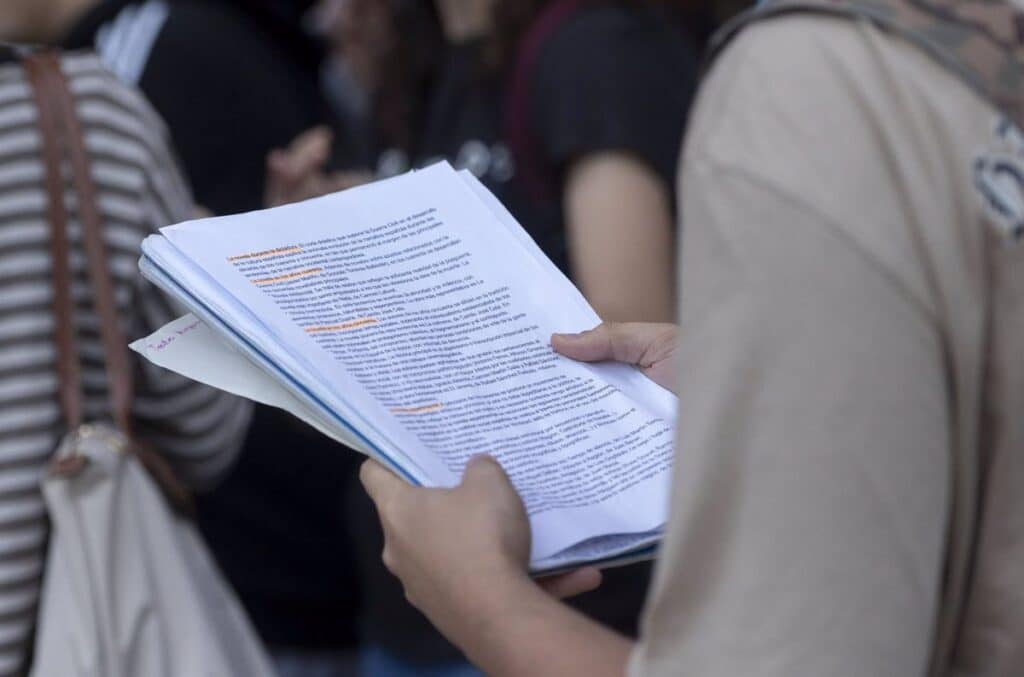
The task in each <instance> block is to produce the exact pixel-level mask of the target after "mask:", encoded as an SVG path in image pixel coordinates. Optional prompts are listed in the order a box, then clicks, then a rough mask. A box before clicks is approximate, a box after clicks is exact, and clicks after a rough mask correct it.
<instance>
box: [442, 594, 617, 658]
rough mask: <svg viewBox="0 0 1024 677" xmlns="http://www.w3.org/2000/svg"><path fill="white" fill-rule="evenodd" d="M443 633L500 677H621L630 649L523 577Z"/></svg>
mask: <svg viewBox="0 0 1024 677" xmlns="http://www.w3.org/2000/svg"><path fill="white" fill-rule="evenodd" d="M445 630H449V629H447V628H446V629H445ZM447 634H449V639H451V640H452V641H454V642H455V643H456V644H457V645H458V646H459V647H460V648H461V649H462V650H463V651H464V652H465V653H466V655H467V656H468V657H469V659H470V660H471V661H472V662H473V663H474V664H475V665H477V666H478V667H479V668H480V669H482V670H483V671H484V672H485V673H487V674H488V675H496V676H499V677H518V676H520V675H523V676H529V677H546V676H547V675H551V676H552V677H574V676H575V675H579V676H580V677H604V676H608V677H612V676H614V677H620V676H621V675H623V674H625V670H626V662H627V660H628V659H629V653H630V650H631V649H632V643H631V642H630V641H629V640H628V639H627V638H625V637H623V636H622V635H619V634H617V633H615V632H613V631H612V630H609V629H608V628H606V627H604V626H602V625H600V624H598V623H596V622H594V621H592V620H590V619H589V618H587V617H585V616H583V615H582V614H580V613H578V612H577V611H575V610H574V609H572V608H571V607H569V606H567V605H565V604H563V603H562V602H560V601H558V600H556V599H554V598H553V597H551V596H550V595H548V594H547V593H546V592H544V591H543V590H542V589H541V588H539V587H538V586H537V585H536V584H534V583H533V582H532V581H530V580H529V579H527V578H526V577H522V578H518V577H517V578H514V579H511V580H507V581H506V582H504V583H502V584H500V585H499V586H497V589H494V590H491V591H489V592H488V594H487V595H486V599H485V600H483V601H482V603H481V604H480V605H479V606H478V607H477V608H476V613H472V614H469V615H467V616H466V617H464V618H463V619H461V622H460V623H459V627H457V628H451V629H450V632H449V633H447Z"/></svg>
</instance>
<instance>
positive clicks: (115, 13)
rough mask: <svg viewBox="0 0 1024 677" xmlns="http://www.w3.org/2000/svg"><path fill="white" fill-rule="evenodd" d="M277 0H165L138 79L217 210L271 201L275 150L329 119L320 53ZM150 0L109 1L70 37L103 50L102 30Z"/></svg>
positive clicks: (192, 177) (197, 189)
mask: <svg viewBox="0 0 1024 677" xmlns="http://www.w3.org/2000/svg"><path fill="white" fill-rule="evenodd" d="M266 1H267V0H263V1H262V2H250V3H244V2H229V1H227V0H162V3H163V4H164V5H165V6H166V8H167V14H166V19H165V20H164V22H163V24H162V26H161V27H160V30H159V33H158V35H157V36H156V39H155V41H154V42H153V44H152V47H151V49H150V50H149V53H148V58H147V59H146V61H145V65H144V68H143V69H142V72H141V77H140V79H139V80H138V83H137V84H138V86H139V88H140V89H141V90H142V91H143V93H144V94H145V95H146V97H147V98H148V99H149V100H150V102H151V103H152V104H153V106H154V108H156V110H157V111H159V113H160V115H161V116H162V117H163V118H164V120H166V122H167V124H168V127H169V128H170V132H171V137H172V139H173V141H174V145H175V147H176V148H177V151H178V153H179V155H180V158H181V161H182V164H183V165H184V169H185V174H186V175H187V176H188V179H189V181H190V182H191V184H192V189H193V192H194V193H195V198H196V201H197V202H198V203H199V204H201V205H203V206H204V207H206V208H207V209H209V210H211V211H212V212H214V213H215V214H233V213H237V212H243V211H249V210H253V209H259V208H261V207H262V206H263V186H264V177H265V168H266V156H267V153H269V152H270V151H271V150H272V149H274V148H278V147H283V146H286V145H287V144H288V143H290V142H291V141H292V140H293V139H294V138H295V137H296V136H298V135H299V134H300V133H302V132H303V131H305V130H306V129H309V128H310V127H313V126H315V125H317V124H320V123H322V122H324V121H325V120H326V119H327V109H326V104H325V103H324V101H323V98H322V96H321V94H320V89H319V63H320V56H319V52H318V50H317V49H316V48H315V47H314V46H313V42H312V40H310V39H308V38H304V36H302V35H301V34H300V35H299V36H296V32H298V30H299V29H298V27H297V26H293V25H290V24H289V23H288V22H287V21H285V20H283V19H281V20H277V21H275V20H274V17H275V14H273V13H272V11H271V9H269V6H265V3H266ZM147 4H150V3H147V2H143V0H135V1H133V2H129V1H126V0H105V1H104V2H100V3H98V4H97V5H96V6H95V7H94V8H92V9H90V10H89V11H87V12H86V13H85V14H84V15H83V16H82V17H81V18H80V19H79V21H78V22H77V23H76V24H75V26H74V27H73V28H72V29H71V31H70V32H69V33H68V35H67V37H66V38H65V40H64V41H63V43H64V46H65V47H71V48H85V47H93V46H94V45H95V43H96V41H97V37H98V33H99V32H100V31H101V30H102V29H104V27H106V28H108V29H109V28H110V27H111V26H112V25H113V24H114V22H115V20H116V19H118V18H119V17H121V16H124V15H123V14H122V12H123V11H124V10H125V8H126V7H130V6H131V7H135V8H138V7H143V6H145V5H147Z"/></svg>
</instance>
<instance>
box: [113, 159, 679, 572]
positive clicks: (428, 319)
mask: <svg viewBox="0 0 1024 677" xmlns="http://www.w3.org/2000/svg"><path fill="white" fill-rule="evenodd" d="M143 251H144V254H145V255H144V258H143V261H142V264H141V265H142V269H143V272H144V273H145V274H146V275H147V276H148V277H150V278H151V279H152V280H154V282H156V283H157V284H158V285H160V286H161V287H163V288H164V289H166V290H167V291H168V292H170V293H171V294H173V295H175V296H177V297H178V298H179V299H180V300H181V301H183V302H184V303H185V305H186V306H188V307H189V308H190V309H191V310H192V311H193V313H194V315H193V316H186V317H184V318H182V319H180V320H178V321H176V322H175V323H172V324H171V325H168V326H167V327H165V328H164V329H163V330H161V331H160V332H157V333H156V334H154V335H153V336H151V337H148V338H146V339H142V340H140V341H138V342H136V343H135V344H134V345H133V348H134V349H135V350H136V351H138V352H140V353H141V354H143V355H144V356H146V357H147V358H148V359H150V360H151V361H152V362H154V363H155V364H158V365H161V366H163V367H166V368H169V369H172V370H174V371H177V372H179V373H181V374H183V375H185V376H188V377H189V378H194V379H197V380H201V381H203V382H205V383H208V384H210V385H213V386H216V387H219V388H223V389H225V390H229V391H231V392H234V393H236V394H239V395H243V396H246V397H250V398H252V399H254V400H257V401H260V402H264V403H266V404H271V405H273V406H279V407H281V408H284V409H287V410H289V411H291V412H292V413H294V414H295V415H296V416H298V417H300V418H302V419H303V420H305V421H307V422H309V423H310V424H311V425H313V426H314V427H316V428H317V429H318V430H320V431H321V432H323V433H325V434H327V435H329V436H331V437H333V438H334V439H336V440H338V441H339V442H342V443H344V444H346V445H347V446H350V447H352V448H355V449H357V450H360V451H362V452H364V453H366V454H368V455H370V456H372V457H375V458H377V459H379V460H381V461H382V462H384V463H386V464H387V465H389V466H390V467H391V468H392V469H394V470H395V471H396V472H398V473H400V474H402V475H403V476H405V477H406V478H407V479H409V480H410V481H413V482H416V483H419V484H423V485H426V486H452V485H454V484H456V483H457V482H458V479H459V477H460V476H461V473H462V468H463V466H464V465H465V463H466V461H467V460H468V459H469V458H470V457H471V456H472V455H474V454H478V453H489V454H491V455H493V456H494V457H495V458H497V459H498V460H499V462H501V464H502V465H503V467H504V468H505V470H506V471H507V472H508V473H509V476H510V477H511V479H512V481H513V484H515V486H516V488H517V490H518V491H519V493H520V495H521V496H522V497H523V501H524V503H525V505H526V507H527V511H528V513H529V515H530V520H531V525H532V527H533V551H532V563H533V566H534V568H535V569H536V570H538V571H539V570H546V569H551V568H555V567H559V566H563V565H566V564H570V563H575V562H580V561H602V560H607V559H609V558H619V557H633V556H636V554H637V552H638V551H639V550H641V549H646V548H648V547H649V546H650V545H651V544H652V543H654V542H656V541H657V540H658V535H659V534H660V529H661V527H662V526H663V524H664V522H665V518H666V514H665V511H666V506H667V502H668V501H667V491H668V473H669V470H670V466H671V459H672V429H673V417H674V407H675V400H674V397H673V396H672V395H670V394H669V393H667V392H666V391H664V390H662V389H661V388H659V387H658V386H656V385H654V384H653V383H651V382H649V381H648V380H647V379H646V378H644V377H643V376H642V375H641V374H639V372H637V371H636V370H634V369H632V368H629V367H625V366H622V365H596V366H595V365H585V364H579V363H575V362H572V361H570V360H567V359H564V358H562V357H560V356H557V355H556V354H554V353H553V352H552V350H551V348H550V346H549V338H550V335H551V334H552V333H553V332H559V331H561V332H565V331H580V330H583V329H588V328H590V327H592V326H594V325H595V324H597V323H598V321H599V320H598V318H597V316H596V314H595V313H594V312H593V310H592V309H591V308H590V307H589V305H588V304H587V303H586V301H585V300H584V299H583V297H582V296H581V295H580V294H579V292H578V291H577V290H576V289H575V287H573V286H572V284H571V283H570V282H569V281H568V280H567V279H566V278H565V277H564V276H563V275H562V274H561V273H560V272H559V271H558V270H557V269H556V268H555V267H554V266H553V265H552V264H551V263H550V261H548V260H547V258H546V257H544V255H543V254H542V253H541V252H540V250H539V249H538V248H537V247H536V245H535V244H534V243H533V242H532V241H531V240H530V239H529V237H528V236H527V235H526V233H525V232H524V231H523V230H522V228H521V227H520V226H519V225H518V224H517V223H515V221H514V219H512V217H511V216H510V215H509V214H508V212H507V211H506V210H505V209H504V208H503V207H502V206H501V205H500V203H498V201H497V200H496V199H495V198H494V197H493V196H492V195H491V194H490V193H489V192H487V191H486V189H485V188H483V186H481V185H480V184H479V183H478V182H476V181H475V180H474V179H473V178H472V177H471V176H469V175H467V174H458V173H456V172H454V170H452V169H451V168H450V167H449V166H448V165H446V164H440V165H435V166H433V167H430V168H428V169H425V170H421V171H418V172H415V173H411V174H408V175H404V176H401V177H398V178H395V179H391V180H388V181H384V182H380V183H377V184H371V185H370V186H366V187H364V188H360V189H355V190H350V191H345V192H343V193H339V194H335V195H332V196H328V197H326V198H321V199H318V200H311V201H308V202H305V203H300V204H297V205H290V206H287V207H281V208H277V209H273V210H267V211H264V212H254V213H251V214H246V215H241V216H236V217H224V218H220V219H206V220H201V221H193V222H188V223H184V224H180V225H177V226H171V227H169V228H165V229H163V231H161V235H159V236H153V237H151V238H149V239H148V240H147V241H146V243H145V245H144V248H143ZM282 462H287V461H286V459H282ZM644 552H646V550H644Z"/></svg>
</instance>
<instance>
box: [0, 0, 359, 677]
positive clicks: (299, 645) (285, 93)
mask: <svg viewBox="0 0 1024 677" xmlns="http://www.w3.org/2000/svg"><path fill="white" fill-rule="evenodd" d="M311 5H312V0H4V8H3V10H2V13H3V14H4V15H5V16H8V15H9V16H18V17H20V21H21V23H22V25H23V26H24V28H25V31H24V37H26V38H27V39H30V40H32V41H35V42H44V43H50V44H61V45H64V46H66V47H69V48H79V47H82V48H85V47H88V48H94V49H95V50H96V51H97V52H98V53H99V54H100V56H101V58H102V59H103V61H104V62H105V63H106V65H107V66H108V68H110V70H112V71H113V72H114V73H115V74H116V75H117V76H118V77H119V78H120V79H121V80H122V81H123V82H125V83H128V84H131V85H136V86H138V87H139V88H140V89H141V90H142V92H143V93H144V94H145V95H146V96H147V98H148V99H149V100H150V102H151V103H152V105H153V106H154V108H156V110H157V111H158V113H160V115H161V116H162V117H163V118H164V120H166V122H167V125H168V128H169V130H170V135H171V139H172V141H173V144H174V147H175V150H176V152H177V154H178V156H179V157H180V158H181V160H182V161H183V165H184V168H185V170H186V175H187V178H188V181H189V182H190V183H191V186H192V188H193V190H194V191H195V195H196V198H197V201H198V202H199V204H200V205H202V206H203V207H205V208H207V209H208V210H210V211H212V212H213V213H215V214H228V213H235V212H241V211H248V210H253V209H259V208H261V207H262V206H263V205H264V200H265V198H266V197H267V195H268V193H270V192H271V190H272V188H273V187H272V186H267V185H266V184H265V181H264V177H265V168H266V161H267V155H268V153H269V152H270V150H271V149H273V148H276V147H279V146H283V145H286V144H288V143H289V142H290V141H292V139H294V138H295V137H296V136H297V135H299V134H300V133H301V132H302V131H304V130H306V129H309V128H311V127H314V126H317V125H321V124H323V123H324V122H325V121H330V119H331V116H330V111H329V109H328V107H327V104H326V103H325V101H324V98H323V96H322V95H321V92H320V84H319V79H320V67H321V60H322V50H321V49H320V46H319V45H318V44H317V43H316V41H315V40H313V39H312V38H311V37H310V36H309V35H308V34H307V33H306V31H305V30H304V27H303V22H304V20H305V19H304V17H305V14H306V12H307V10H308V9H309V7H310V6H311ZM317 133H318V134H328V135H330V132H329V131H327V130H320V131H318V132H317ZM345 140H346V137H344V136H343V135H335V138H334V139H333V141H334V144H333V145H334V150H333V153H334V155H333V156H332V161H337V162H338V163H339V164H340V165H343V164H344V159H345V156H346V154H347V153H348V149H347V147H346V145H345ZM183 218H186V216H178V217H176V218H175V219H172V220H181V219H183ZM244 449H245V452H244V453H243V454H242V456H241V458H240V459H239V462H238V464H237V465H236V466H235V468H234V469H233V471H232V473H231V474H230V476H229V477H228V478H226V480H225V481H224V482H223V483H222V484H221V485H220V486H218V487H217V489H216V490H215V491H213V492H212V493H210V494H208V495H205V496H203V497H201V498H200V500H199V501H198V507H199V513H198V515H199V524H200V528H201V529H202V531H203V534H204V536H205V537H206V539H207V541H208V542H209V544H210V547H211V549H212V550H213V552H214V554H215V556H216V557H217V560H218V562H219V564H220V565H221V567H222V569H223V570H224V573H225V574H226V576H227V577H228V579H229V580H230V582H231V583H232V585H233V586H234V587H235V588H236V590H237V591H238V593H239V596H240V598H241V599H242V602H243V603H244V604H245V607H246V609H247V610H248V612H249V614H250V615H251V617H252V619H253V621H254V623H255V625H256V627H257V629H258V630H259V632H260V634H261V636H262V637H263V639H264V640H265V641H266V642H267V644H268V645H269V647H270V649H271V653H272V655H273V657H274V659H275V660H276V661H277V663H278V665H279V667H281V668H282V671H283V672H285V671H291V672H289V674H309V673H308V672H306V670H312V669H314V668H313V667H310V666H328V667H329V669H331V670H342V669H343V668H342V667H341V666H343V665H344V664H345V662H346V660H347V655H348V654H350V653H351V652H352V650H353V648H352V647H353V645H354V642H355V631H354V625H353V623H354V622H353V621H352V620H351V619H353V618H354V617H355V608H356V604H357V601H358V591H357V586H356V585H355V583H354V582H353V575H354V574H353V569H354V565H353V563H352V558H351V552H350V547H349V546H348V544H347V540H346V538H345V521H344V516H343V514H342V511H343V501H342V500H341V499H340V498H339V496H340V495H341V493H342V487H344V486H345V485H346V484H347V483H348V482H349V478H351V477H352V476H353V475H354V472H355V467H356V458H355V457H354V456H352V455H351V454H349V453H346V452H345V451H343V450H340V449H339V448H338V446H337V445H336V444H335V443H334V442H332V441H330V440H328V439H327V438H325V437H323V436H322V435H320V434H319V433H316V432H314V431H312V430H311V429H309V428H308V427H306V426H305V425H303V424H301V423H299V422H297V421H295V419H294V418H293V417H291V415H289V414H286V413H284V412H281V411H279V410H275V409H272V408H269V407H262V406H258V407H256V410H255V414H254V417H253V423H252V427H251V429H250V431H249V434H248V436H247V438H246V441H245V445H244Z"/></svg>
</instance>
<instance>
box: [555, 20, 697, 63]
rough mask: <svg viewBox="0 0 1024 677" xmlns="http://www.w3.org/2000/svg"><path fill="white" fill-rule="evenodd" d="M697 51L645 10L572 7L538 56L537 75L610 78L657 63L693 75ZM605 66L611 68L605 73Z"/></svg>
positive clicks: (664, 21)
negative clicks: (593, 75)
mask: <svg viewBox="0 0 1024 677" xmlns="http://www.w3.org/2000/svg"><path fill="white" fill-rule="evenodd" d="M697 54H698V50H697V47H696V45H695V43H694V41H693V40H691V39H690V38H689V37H688V36H687V35H686V34H685V33H683V32H682V31H681V30H676V29H675V28H674V27H673V26H670V25H668V23H667V21H666V20H665V19H664V18H662V17H660V16H658V15H656V14H654V13H653V12H651V11H649V10H644V9H639V8H635V7H627V6H624V5H618V4H607V5H599V6H595V7H590V8H585V9H582V10H579V11H577V12H576V13H575V14H574V15H572V16H570V17H569V18H568V19H566V20H565V21H564V22H563V23H562V24H560V25H558V26H557V27H556V28H555V30H554V31H553V32H552V34H551V35H550V36H548V38H547V40H546V41H545V43H544V44H543V45H542V46H541V48H540V52H539V55H538V62H539V63H538V70H539V71H540V72H541V73H551V74H559V73H565V74H573V75H574V76H575V77H586V76H587V74H589V73H593V74H600V75H601V76H602V77H608V76H614V75H615V74H616V73H618V72H626V71H628V70H629V69H640V68H652V67H654V66H655V65H656V64H660V65H661V66H662V67H663V69H665V71H667V74H669V75H679V74H681V73H685V72H688V74H689V75H690V76H691V77H692V76H695V73H696V66H697ZM609 69H611V70H610V71H609Z"/></svg>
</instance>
